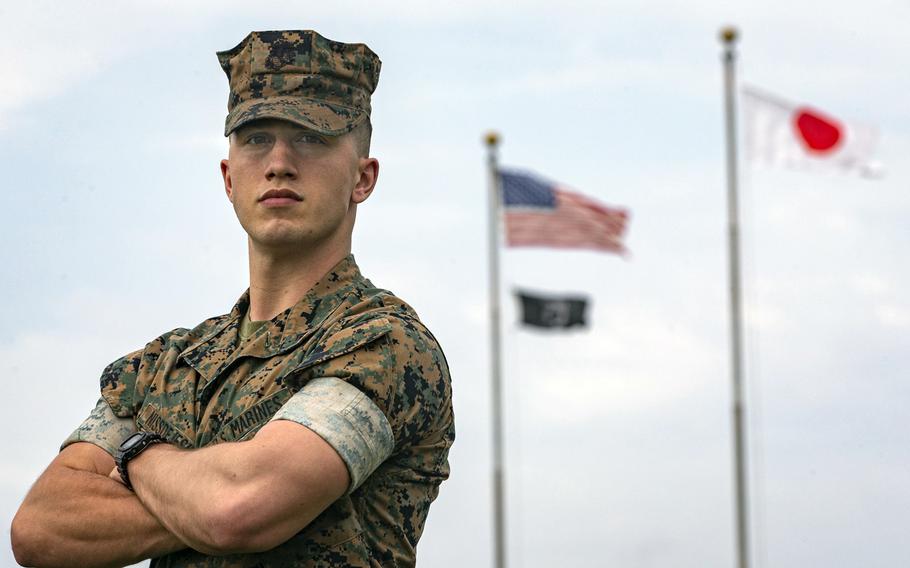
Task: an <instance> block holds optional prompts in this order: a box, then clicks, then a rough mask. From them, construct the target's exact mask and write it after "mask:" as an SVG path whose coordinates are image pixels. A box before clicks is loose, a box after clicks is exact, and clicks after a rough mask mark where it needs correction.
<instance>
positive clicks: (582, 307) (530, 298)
mask: <svg viewBox="0 0 910 568" xmlns="http://www.w3.org/2000/svg"><path fill="white" fill-rule="evenodd" d="M515 296H516V297H517V298H518V301H519V302H520V303H521V321H522V323H524V324H525V325H531V326H534V327H548V328H567V327H574V326H581V327H585V326H586V325H587V320H586V318H585V311H587V309H588V299H587V298H585V297H584V296H539V295H537V294H531V293H528V292H523V291H516V292H515Z"/></svg>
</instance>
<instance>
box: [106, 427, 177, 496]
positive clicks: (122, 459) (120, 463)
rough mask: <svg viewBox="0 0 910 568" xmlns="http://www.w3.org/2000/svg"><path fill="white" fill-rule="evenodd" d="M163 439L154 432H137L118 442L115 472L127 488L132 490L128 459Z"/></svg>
mask: <svg viewBox="0 0 910 568" xmlns="http://www.w3.org/2000/svg"><path fill="white" fill-rule="evenodd" d="M164 441H165V439H164V438H163V437H161V436H160V435H158V434H155V433H154V432H137V433H135V434H133V435H132V436H129V437H128V438H127V439H126V440H124V441H123V443H121V444H120V448H119V449H118V450H117V455H116V456H114V463H116V464H117V472H118V473H120V479H122V480H123V484H124V485H126V488H127V489H129V490H130V491H132V490H133V484H132V483H131V482H130V474H129V469H128V467H127V464H129V462H130V460H132V459H134V458H135V457H136V456H138V455H139V454H141V453H142V452H143V451H145V449H146V448H148V447H149V446H151V445H153V444H158V443H160V442H164Z"/></svg>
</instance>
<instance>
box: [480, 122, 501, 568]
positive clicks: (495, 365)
mask: <svg viewBox="0 0 910 568" xmlns="http://www.w3.org/2000/svg"><path fill="white" fill-rule="evenodd" d="M485 142H486V144H487V167H488V177H489V186H490V190H489V192H488V193H489V196H488V198H489V207H488V209H489V261H490V265H489V274H490V290H489V292H490V378H491V381H490V382H491V386H492V419H493V420H492V430H493V547H494V550H493V558H494V566H495V568H506V528H505V527H506V521H505V517H506V513H505V468H504V460H503V426H502V357H501V350H502V337H501V326H500V306H499V219H500V213H499V210H500V203H501V202H502V199H501V195H500V194H501V191H502V190H501V186H500V178H499V165H498V163H497V162H498V156H497V149H498V145H499V135H498V134H497V133H495V132H489V133H487V135H486V137H485Z"/></svg>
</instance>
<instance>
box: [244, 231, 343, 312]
mask: <svg viewBox="0 0 910 568" xmlns="http://www.w3.org/2000/svg"><path fill="white" fill-rule="evenodd" d="M249 252H250V308H249V318H250V319H251V320H253V321H259V320H267V319H272V318H273V317H275V316H276V315H278V314H280V313H281V312H283V311H285V310H286V309H288V308H290V307H291V306H293V305H294V304H296V303H297V302H299V301H300V299H301V298H303V297H304V296H305V295H306V293H307V292H308V291H309V290H310V289H311V288H312V287H313V286H314V285H315V284H316V283H317V282H319V280H320V279H321V278H322V277H323V276H325V275H326V273H328V271H329V270H331V269H332V267H333V266H335V265H336V264H338V263H339V262H340V261H341V260H342V259H343V258H344V257H345V256H347V255H348V254H350V246H348V247H347V248H346V249H345V248H343V247H342V248H340V249H338V250H334V249H333V250H327V249H325V248H323V249H322V250H320V251H315V252H313V253H305V254H299V253H297V254H291V255H287V254H285V255H282V254H272V253H266V252H263V251H260V250H257V249H256V247H255V246H254V245H252V244H251V245H250V251H249Z"/></svg>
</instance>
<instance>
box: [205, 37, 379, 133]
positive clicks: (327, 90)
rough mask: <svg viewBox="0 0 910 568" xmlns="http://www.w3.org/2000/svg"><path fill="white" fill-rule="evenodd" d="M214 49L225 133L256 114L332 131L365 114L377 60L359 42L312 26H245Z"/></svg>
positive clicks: (347, 127) (352, 124) (356, 121)
mask: <svg viewBox="0 0 910 568" xmlns="http://www.w3.org/2000/svg"><path fill="white" fill-rule="evenodd" d="M217 55H218V61H219V62H220V63H221V68H222V69H224V72H225V74H227V77H228V82H229V83H230V88H231V94H230V97H229V99H228V115H227V118H226V119H225V121H224V135H225V136H228V135H229V134H230V133H231V132H233V131H234V130H235V129H237V128H238V127H240V126H242V125H243V124H246V123H247V122H250V121H251V120H256V119H260V118H277V119H281V120H287V121H290V122H293V123H295V124H299V125H300V126H304V127H306V128H311V129H313V130H315V131H317V132H321V133H322V134H326V135H329V136H338V135H341V134H344V133H346V132H350V131H351V130H353V129H354V127H355V126H357V125H358V124H360V123H361V122H362V121H363V120H364V119H366V118H367V117H369V116H370V95H371V94H372V93H373V91H374V90H375V89H376V83H377V82H378V81H379V69H380V66H381V62H380V61H379V57H377V56H376V54H375V53H373V51H372V50H370V48H369V47H367V46H366V45H364V44H362V43H341V42H337V41H332V40H330V39H326V38H324V37H322V36H321V35H319V34H318V33H316V32H314V31H312V30H297V31H267V32H251V33H250V34H249V35H248V36H246V37H245V38H244V39H243V41H241V42H240V43H239V44H238V45H237V47H235V48H234V49H231V50H229V51H220V52H218V54H217Z"/></svg>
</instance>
